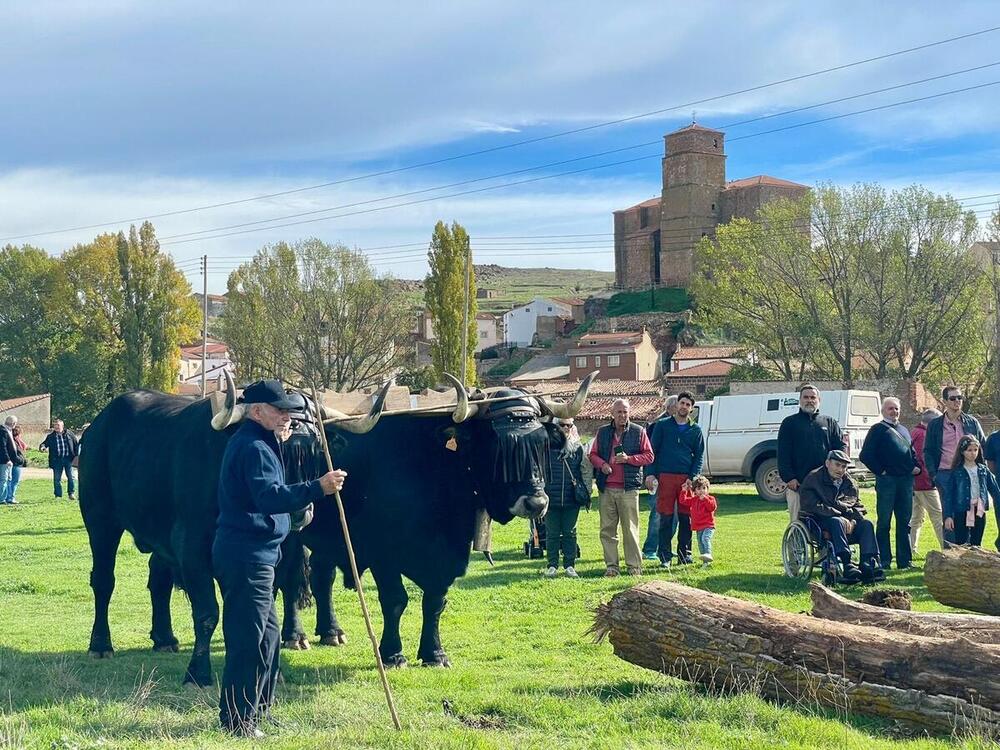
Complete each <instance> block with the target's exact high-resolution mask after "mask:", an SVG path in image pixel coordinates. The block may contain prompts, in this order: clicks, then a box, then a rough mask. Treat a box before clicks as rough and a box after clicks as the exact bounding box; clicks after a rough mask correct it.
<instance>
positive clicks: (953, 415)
mask: <svg viewBox="0 0 1000 750" xmlns="http://www.w3.org/2000/svg"><path fill="white" fill-rule="evenodd" d="M941 400H942V401H943V402H944V414H942V415H941V416H940V417H938V418H937V419H935V420H934V421H932V422H931V423H930V424H928V425H927V438H926V439H925V440H924V465H925V466H926V467H927V473H928V474H930V476H931V481H932V482H934V486H936V487H937V488H938V493H939V494H940V495H941V507H942V508H944V507H945V506H946V505H947V504H948V502H949V501H948V497H947V495H948V492H949V491H950V489H951V464H952V462H953V461H954V460H955V452H956V451H957V450H958V441H959V440H961V439H962V436H963V435H972V436H974V437H975V438H976V440H978V441H979V444H980V445H983V444H985V442H986V435H984V434H983V426H982V425H981V424H979V420H978V419H976V418H975V417H974V416H972V415H971V414H965V413H964V412H963V411H962V404H963V403H964V402H965V396H963V395H962V389H961V388H959V387H958V386H954V385H946V386H945V387H944V388H943V389H942V391H941ZM944 539H945V541H946V542H954V541H955V535H954V532H951V531H948V530H945V531H944Z"/></svg>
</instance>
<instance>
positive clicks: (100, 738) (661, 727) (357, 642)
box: [0, 479, 995, 750]
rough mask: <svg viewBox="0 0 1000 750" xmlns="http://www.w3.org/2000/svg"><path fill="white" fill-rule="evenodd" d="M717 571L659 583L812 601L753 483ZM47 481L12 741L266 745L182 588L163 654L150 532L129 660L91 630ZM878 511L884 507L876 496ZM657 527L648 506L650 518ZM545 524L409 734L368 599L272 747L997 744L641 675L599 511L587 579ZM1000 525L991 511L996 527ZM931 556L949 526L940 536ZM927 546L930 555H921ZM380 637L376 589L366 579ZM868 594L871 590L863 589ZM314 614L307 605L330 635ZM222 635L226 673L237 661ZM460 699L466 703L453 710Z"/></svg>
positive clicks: (585, 565) (411, 689) (479, 591)
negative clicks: (187, 674) (97, 649)
mask: <svg viewBox="0 0 1000 750" xmlns="http://www.w3.org/2000/svg"><path fill="white" fill-rule="evenodd" d="M716 490H717V492H716V494H717V496H719V499H720V504H721V510H720V513H719V517H718V524H717V527H718V530H717V532H716V542H715V548H716V550H715V552H716V557H717V560H718V562H717V563H716V565H715V566H714V568H713V569H711V570H709V571H702V570H699V569H680V570H676V571H674V572H670V573H660V572H659V571H658V570H656V569H652V568H651V569H649V571H648V574H649V575H653V576H663V577H669V578H671V579H673V580H679V581H682V582H684V583H687V584H690V585H692V586H697V587H701V588H705V589H708V590H711V591H716V592H720V593H724V594H730V595H733V596H738V597H742V598H747V599H752V600H755V601H758V602H762V603H765V604H769V605H772V606H775V607H780V608H783V609H786V610H792V611H801V610H805V609H808V606H809V600H808V595H807V593H806V590H805V588H804V586H803V585H802V584H801V583H798V582H794V581H790V580H788V579H786V578H784V577H783V576H782V573H781V568H780V559H779V558H780V556H779V544H780V538H781V533H782V530H783V528H784V526H785V522H786V518H787V516H786V513H785V511H784V510H783V509H779V508H776V507H775V506H772V505H768V504H766V503H764V502H763V501H761V500H759V499H757V498H756V496H754V495H751V494H749V490H748V489H747V488H746V487H741V486H735V485H734V486H731V487H718V488H716ZM50 492H51V489H50V485H49V483H48V482H47V481H46V480H40V479H38V480H28V481H25V482H24V483H23V484H22V487H21V490H20V491H19V499H20V500H21V505H20V506H17V507H3V508H0V695H2V700H0V748H11V747H37V748H126V747H128V748H146V747H157V748H182V747H184V748H187V747H229V746H232V747H237V746H249V742H248V741H237V740H233V739H230V738H228V737H227V736H225V735H223V734H222V733H220V732H219V731H218V730H217V729H216V709H215V701H216V695H215V694H214V693H213V692H212V691H208V690H206V691H201V690H198V689H194V688H187V689H185V688H182V687H181V684H180V683H181V678H182V675H183V670H184V667H185V665H186V663H187V659H188V655H189V651H190V648H191V645H192V632H191V620H190V609H189V608H188V606H187V602H186V600H185V598H184V597H183V595H180V594H177V595H175V597H174V606H173V610H174V624H175V630H176V632H177V636H178V637H179V638H180V640H181V649H182V653H181V654H153V653H151V652H150V650H149V649H150V642H149V638H148V631H149V627H150V613H149V599H148V593H147V591H146V589H145V583H146V557H145V556H144V555H142V554H140V553H139V552H138V551H137V550H136V549H135V547H134V546H133V545H132V543H131V541H130V540H129V541H127V542H125V543H123V545H122V547H121V549H120V551H119V555H118V570H117V590H116V592H115V597H114V599H113V600H112V603H111V627H112V634H113V637H114V642H115V647H116V649H117V655H116V657H115V658H114V659H111V660H104V661H95V660H92V659H90V658H88V657H87V655H86V647H87V643H88V637H89V633H90V626H91V623H92V619H91V617H92V599H91V594H90V589H89V587H88V583H87V580H88V573H89V570H90V556H89V551H88V547H87V537H86V533H85V532H84V529H83V525H82V522H81V519H80V514H79V511H78V509H77V507H76V506H75V505H74V504H71V503H69V502H66V501H60V502H56V501H54V500H53V499H52V498H51V495H50ZM867 501H868V502H869V503H870V505H869V507H872V506H873V505H874V498H873V497H871V493H870V492H869V493H868V498H867ZM643 521H645V514H644V515H643ZM526 535H527V532H526V523H525V522H523V521H521V522H514V523H512V524H510V525H508V526H506V527H500V528H499V529H497V533H496V534H495V548H496V558H497V565H496V567H495V568H490V567H489V566H488V565H487V564H486V563H485V562H484V561H483V560H482V559H481V557H479V556H476V557H474V559H473V563H472V565H471V567H470V571H469V574H468V575H467V576H466V577H465V578H464V579H461V580H460V581H459V582H458V583H457V584H456V585H455V586H454V587H453V589H452V593H451V596H450V600H449V604H448V608H447V610H446V611H445V614H444V617H443V618H442V637H443V640H444V645H445V648H446V649H447V650H448V653H449V655H450V657H451V660H452V662H453V663H454V665H455V666H454V667H453V668H452V669H449V670H440V669H424V668H420V667H411V668H409V669H406V670H401V671H396V672H392V673H390V679H391V684H392V687H393V690H394V692H395V696H396V701H397V704H398V707H399V712H400V715H401V718H402V722H403V725H404V731H403V732H402V733H396V732H395V731H394V730H392V729H391V724H390V722H389V718H388V714H387V711H386V708H385V705H384V702H383V696H382V692H381V688H380V686H379V682H378V678H377V674H376V671H375V668H374V666H373V663H372V653H371V649H370V646H369V643H368V640H367V638H366V636H365V630H364V625H363V622H362V620H361V617H360V615H359V608H358V603H357V598H356V596H355V594H354V593H353V592H348V591H344V590H343V589H342V588H339V586H338V589H337V591H336V592H335V598H336V601H337V605H338V607H339V611H340V613H341V616H340V621H341V624H342V625H343V627H344V628H345V630H347V632H348V638H349V641H348V644H347V645H346V646H344V647H342V648H339V649H335V648H320V647H314V648H313V649H312V650H311V651H305V652H285V653H284V655H283V662H284V669H283V673H284V678H285V684H284V686H283V688H282V690H281V704H280V706H279V708H278V711H277V715H278V718H279V719H280V720H281V721H282V726H281V728H280V729H273V730H271V732H270V734H269V737H268V739H267V740H266V741H265V742H264V744H265V745H266V746H268V747H276V748H278V747H280V748H320V747H324V748H325V747H342V748H369V747H370V748H403V747H406V748H410V747H419V748H519V749H520V748H554V747H567V748H568V747H572V748H639V747H670V748H674V747H676V748H775V747H791V748H795V747H824V748H833V747H836V748H859V749H864V750H869V749H872V748H886V749H888V748H907V749H910V748H913V749H916V748H945V747H965V748H980V747H987V746H990V745H988V743H986V742H984V741H981V740H977V739H964V740H956V739H949V738H943V739H941V738H938V739H927V738H913V737H908V736H905V735H902V734H901V733H900V732H899V730H898V729H896V728H895V727H892V726H889V725H886V724H881V723H879V722H876V721H873V720H868V719H862V718H857V719H852V720H850V721H848V722H846V723H845V722H844V721H842V720H839V719H837V718H835V717H833V716H832V715H828V714H825V713H824V712H823V711H820V710H818V709H811V708H810V707H808V706H805V707H797V708H791V707H782V706H778V705H774V704H772V703H768V702H766V701H763V700H761V699H759V698H758V697H756V696H753V695H742V696H735V697H727V698H723V699H717V698H714V697H712V696H709V695H705V694H703V693H701V692H699V691H698V690H696V689H695V688H693V687H691V686H689V685H687V684H685V683H683V682H680V681H677V680H674V679H671V678H667V677H664V676H661V675H659V674H656V673H653V672H650V671H647V670H644V669H641V668H639V667H635V666H632V665H630V664H628V663H626V662H624V661H621V660H620V659H618V658H617V657H615V656H614V654H613V653H612V649H611V646H610V645H608V644H607V643H603V644H594V643H593V642H592V641H591V639H590V638H589V637H588V636H587V635H586V631H587V628H588V627H589V625H590V623H591V617H592V616H591V610H592V608H593V607H594V606H595V605H596V604H598V603H599V602H601V601H602V600H607V599H608V598H610V597H611V596H612V595H613V594H614V593H616V592H617V591H620V590H622V589H623V588H625V587H628V586H629V585H632V584H633V583H634V582H635V579H630V578H626V577H622V578H617V579H604V578H601V577H600V576H601V572H602V571H603V564H602V563H601V562H600V546H599V543H598V539H597V513H596V511H595V512H592V513H589V514H586V513H585V514H583V515H582V516H581V522H580V546H581V547H582V550H583V558H582V561H581V562H580V564H579V566H578V567H579V570H580V572H581V574H582V576H583V577H582V578H580V579H579V580H576V581H574V580H570V579H567V578H565V577H560V578H558V579H556V580H547V579H544V578H542V577H541V576H540V575H539V573H540V571H541V567H542V565H541V563H540V562H539V561H529V560H527V559H526V558H525V557H524V556H523V554H522V552H521V544H522V542H523V541H524V539H525V538H526ZM994 535H995V529H994V528H993V521H992V519H991V520H990V528H989V529H988V530H987V538H988V539H993V536H994ZM922 542H923V546H924V549H923V552H924V553H925V552H926V550H927V549H929V548H930V546H931V545H932V543H933V542H934V540H933V534H932V533H931V532H930V531H929V529H928V531H927V533H926V534H925V535H924V539H923V540H922ZM922 560H923V558H922V556H921V557H919V558H918V560H917V564H918V565H919V564H921V563H922ZM889 583H890V584H892V585H898V586H902V587H905V588H907V589H909V590H910V592H911V593H912V594H913V596H914V599H915V603H916V606H917V607H918V608H920V609H928V610H930V609H945V608H944V607H941V606H940V605H938V604H936V603H935V602H934V601H932V600H931V599H930V598H929V597H928V595H927V592H926V591H925V590H924V588H923V586H922V584H921V573H920V571H919V570H913V571H907V572H903V573H890V577H889ZM366 584H367V589H366V591H367V592H368V596H369V603H370V605H371V606H372V607H373V608H374V614H375V618H376V628H379V627H380V626H379V622H380V617H379V616H378V608H377V604H376V602H377V599H376V595H375V594H376V592H375V591H374V586H373V584H372V583H371V577H370V575H369V576H366ZM410 593H411V600H410V607H409V610H408V611H407V615H406V617H405V618H404V629H403V637H404V652H405V653H406V655H407V657H408V658H410V659H411V660H413V661H415V660H416V654H415V652H416V647H417V639H418V633H419V626H420V618H419V612H420V607H419V600H418V598H417V597H418V596H419V592H417V591H416V590H415V589H411V592H410ZM855 595H857V594H855ZM313 617H314V616H313V614H312V611H311V610H309V611H307V612H306V616H305V620H306V626H307V628H308V629H309V630H310V631H311V629H312V625H313ZM221 649H222V639H221V632H219V631H217V633H216V639H215V650H214V655H213V666H215V668H216V670H217V671H218V670H219V669H220V668H221V664H222V653H221ZM994 678H995V676H993V677H990V676H984V679H994ZM443 700H447V701H448V702H449V703H450V706H451V711H450V712H446V711H445V710H443V708H442V701H443Z"/></svg>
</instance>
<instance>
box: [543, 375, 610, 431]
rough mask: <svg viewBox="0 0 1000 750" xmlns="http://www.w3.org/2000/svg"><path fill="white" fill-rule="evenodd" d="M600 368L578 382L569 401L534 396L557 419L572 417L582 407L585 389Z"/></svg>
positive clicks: (588, 387)
mask: <svg viewBox="0 0 1000 750" xmlns="http://www.w3.org/2000/svg"><path fill="white" fill-rule="evenodd" d="M599 372H600V370H594V371H593V372H592V373H590V374H589V375H588V376H587V377H585V378H584V379H583V382H582V383H580V387H579V388H578V389H577V391H576V395H575V396H573V400H572V401H570V402H569V403H566V402H563V401H555V400H553V399H551V398H548V397H547V396H536V398H537V399H538V400H539V401H540V402H541V404H542V406H543V407H545V410H546V411H547V412H548V413H549V414H551V415H552V416H553V417H558V418H559V419H572V418H573V417H575V416H576V415H577V414H579V413H580V410H581V409H582V408H583V404H584V402H586V400H587V391H588V390H590V384H591V383H593V382H594V378H596V377H597V374H598V373H599Z"/></svg>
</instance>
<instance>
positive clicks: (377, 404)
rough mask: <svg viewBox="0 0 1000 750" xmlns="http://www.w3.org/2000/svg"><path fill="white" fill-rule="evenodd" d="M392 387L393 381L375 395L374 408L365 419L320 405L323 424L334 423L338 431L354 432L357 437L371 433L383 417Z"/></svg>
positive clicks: (388, 382) (389, 381)
mask: <svg viewBox="0 0 1000 750" xmlns="http://www.w3.org/2000/svg"><path fill="white" fill-rule="evenodd" d="M391 387H392V380H388V381H386V383H385V385H383V386H382V387H381V388H380V389H379V391H378V393H377V394H376V395H375V400H374V401H373V402H372V408H371V409H369V410H368V413H367V414H366V415H364V416H363V417H351V416H350V415H349V414H344V413H343V412H339V411H336V410H335V409H327V408H326V407H325V406H323V405H322V404H320V408H321V410H322V413H323V424H328V423H331V422H332V423H333V424H334V426H335V427H336V428H337V429H338V430H343V431H344V432H353V433H355V434H357V435H361V434H364V433H366V432H369V431H370V430H371V429H372V428H373V427H374V426H375V425H376V424H377V423H378V420H379V418H380V417H381V416H382V410H383V409H384V408H385V399H386V397H387V396H388V395H389V389H390V388H391Z"/></svg>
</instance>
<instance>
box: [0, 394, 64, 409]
mask: <svg viewBox="0 0 1000 750" xmlns="http://www.w3.org/2000/svg"><path fill="white" fill-rule="evenodd" d="M50 395H51V394H48V393H39V394H38V395H37V396H18V397H17V398H5V399H0V411H12V410H13V409H20V408H21V407H22V406H27V405H28V404H33V403H35V402H36V401H41V400H42V399H45V398H49V396H50Z"/></svg>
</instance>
